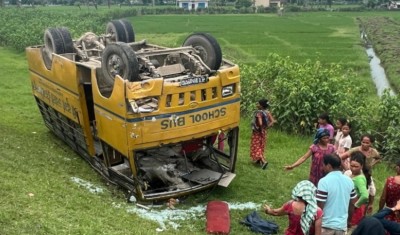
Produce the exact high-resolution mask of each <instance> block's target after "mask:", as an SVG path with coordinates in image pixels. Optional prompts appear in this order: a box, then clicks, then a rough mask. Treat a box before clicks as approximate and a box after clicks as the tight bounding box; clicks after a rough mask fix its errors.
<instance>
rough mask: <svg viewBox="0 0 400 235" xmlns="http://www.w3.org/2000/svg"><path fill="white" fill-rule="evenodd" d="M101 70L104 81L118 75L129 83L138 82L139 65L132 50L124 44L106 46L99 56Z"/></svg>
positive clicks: (113, 78) (112, 79)
mask: <svg viewBox="0 0 400 235" xmlns="http://www.w3.org/2000/svg"><path fill="white" fill-rule="evenodd" d="M101 70H102V73H103V75H104V78H105V79H106V80H110V81H114V80H115V76H116V75H119V76H121V77H122V79H124V80H128V81H130V82H134V81H139V80H140V77H139V63H138V59H137V57H136V54H135V52H134V51H133V49H132V48H131V47H130V46H129V45H128V44H126V43H124V42H116V43H112V44H109V45H107V46H106V48H105V49H104V51H103V54H102V56H101Z"/></svg>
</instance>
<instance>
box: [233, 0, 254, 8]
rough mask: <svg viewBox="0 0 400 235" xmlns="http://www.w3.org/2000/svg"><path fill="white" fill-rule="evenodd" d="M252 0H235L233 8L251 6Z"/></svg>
mask: <svg viewBox="0 0 400 235" xmlns="http://www.w3.org/2000/svg"><path fill="white" fill-rule="evenodd" d="M251 5H252V1H251V0H236V2H235V8H237V9H239V8H248V7H251Z"/></svg>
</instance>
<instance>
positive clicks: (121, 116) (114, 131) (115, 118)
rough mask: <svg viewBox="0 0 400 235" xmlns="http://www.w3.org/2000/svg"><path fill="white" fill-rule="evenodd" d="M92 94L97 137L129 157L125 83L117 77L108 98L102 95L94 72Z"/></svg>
mask: <svg viewBox="0 0 400 235" xmlns="http://www.w3.org/2000/svg"><path fill="white" fill-rule="evenodd" d="M92 92H93V102H94V114H95V117H96V127H97V136H98V137H99V138H100V139H101V140H103V141H104V142H106V143H107V144H109V145H110V146H112V147H113V148H115V149H116V150H118V151H119V152H120V153H122V154H123V155H125V156H128V153H129V152H128V149H129V148H128V140H127V131H126V112H127V106H126V100H125V84H124V81H123V80H122V79H121V78H119V77H116V78H115V82H114V87H113V91H112V93H111V95H110V97H108V98H107V97H104V96H102V95H101V93H100V90H99V87H98V83H97V78H96V74H95V73H94V72H93V73H92Z"/></svg>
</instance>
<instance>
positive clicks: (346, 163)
mask: <svg viewBox="0 0 400 235" xmlns="http://www.w3.org/2000/svg"><path fill="white" fill-rule="evenodd" d="M350 131H351V125H350V123H348V122H346V123H345V124H343V125H342V131H341V135H340V136H339V140H338V143H337V146H336V145H335V147H336V149H337V152H336V153H337V154H338V155H340V154H342V153H345V152H347V151H348V150H349V149H350V148H351V145H352V144H353V141H352V139H351V136H350ZM342 167H343V170H345V171H346V170H349V169H350V160H349V159H348V158H347V159H345V160H343V161H342Z"/></svg>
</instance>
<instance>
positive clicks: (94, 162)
mask: <svg viewBox="0 0 400 235" xmlns="http://www.w3.org/2000/svg"><path fill="white" fill-rule="evenodd" d="M26 54H27V59H28V64H29V71H30V79H31V82H32V90H33V94H34V97H35V99H36V102H37V105H38V107H39V110H40V112H41V114H42V116H43V120H44V123H45V125H46V126H47V127H48V128H49V129H50V130H51V131H53V132H54V134H55V135H57V136H58V137H59V138H61V139H62V140H63V141H65V143H67V144H68V145H69V146H70V147H71V148H73V149H74V150H75V151H76V152H77V153H79V154H80V155H81V156H82V157H83V158H84V159H85V160H86V161H87V162H89V163H90V165H91V166H92V167H93V168H94V169H95V170H96V171H98V172H99V173H100V174H101V175H102V176H103V177H105V178H106V179H107V180H109V181H110V182H112V183H115V184H117V185H120V186H122V187H123V188H125V189H127V191H128V192H129V193H130V194H129V196H130V197H132V196H133V197H134V198H136V199H137V200H141V201H147V200H163V199H168V198H171V197H179V196H183V195H186V194H190V193H194V192H198V191H200V190H204V189H207V188H210V187H212V186H215V185H217V184H220V185H223V186H227V185H228V184H229V182H230V181H231V180H232V179H233V177H234V176H235V174H234V173H233V172H234V170H235V163H236V157H237V146H238V133H239V128H238V125H239V111H240V110H239V106H240V94H239V89H240V85H239V80H240V75H239V68H238V66H237V65H235V64H233V63H231V62H229V61H227V60H225V59H223V58H222V53H221V49H220V46H219V44H218V42H217V41H216V40H215V38H213V37H212V36H211V35H209V34H206V33H195V34H192V35H190V36H189V37H187V38H186V40H185V41H184V43H183V45H182V47H178V48H166V47H162V46H158V45H153V44H149V43H147V42H146V41H145V40H142V41H135V34H134V31H133V27H132V25H131V24H130V22H128V21H126V20H113V21H111V22H109V23H108V24H107V26H106V33H105V34H104V35H95V34H94V33H91V32H87V33H85V34H83V35H82V36H81V37H80V38H78V39H76V40H72V38H71V34H70V33H69V31H68V29H67V28H64V27H59V28H48V29H47V30H46V31H45V33H44V45H39V46H32V47H28V48H27V49H26Z"/></svg>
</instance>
